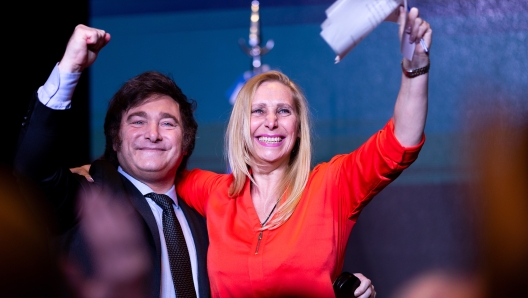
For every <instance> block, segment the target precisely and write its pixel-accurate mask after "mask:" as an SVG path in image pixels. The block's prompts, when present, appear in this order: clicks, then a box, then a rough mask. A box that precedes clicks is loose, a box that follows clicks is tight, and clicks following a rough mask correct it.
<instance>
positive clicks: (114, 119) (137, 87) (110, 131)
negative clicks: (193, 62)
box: [103, 71, 198, 177]
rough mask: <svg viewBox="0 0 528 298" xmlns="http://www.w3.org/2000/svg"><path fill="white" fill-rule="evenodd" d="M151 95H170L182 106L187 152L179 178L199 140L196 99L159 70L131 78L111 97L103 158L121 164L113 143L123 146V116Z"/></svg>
mask: <svg viewBox="0 0 528 298" xmlns="http://www.w3.org/2000/svg"><path fill="white" fill-rule="evenodd" d="M151 95H166V96H170V97H171V98H172V99H174V101H175V102H177V103H178V105H179V107H180V115H181V118H182V122H183V124H182V125H183V144H182V150H183V152H186V153H187V154H186V155H185V156H183V159H182V162H181V164H180V166H179V167H178V170H177V172H176V176H177V177H179V175H180V174H181V173H182V171H183V170H184V169H185V168H186V166H187V162H188V160H189V157H190V156H191V154H192V152H193V150H194V145H195V142H196V131H197V130H198V124H197V123H196V120H195V119H194V114H193V113H194V111H195V109H196V101H195V100H193V99H188V98H187V96H185V94H183V93H182V91H181V89H180V87H178V85H176V83H175V82H174V80H173V79H172V78H171V77H169V76H167V75H164V74H162V73H159V72H157V71H147V72H144V73H142V74H140V75H138V76H136V77H134V78H132V79H130V80H128V81H127V82H126V83H125V84H123V86H121V88H120V89H119V90H118V91H117V92H116V93H115V94H114V96H113V97H112V99H110V102H109V104H108V111H107V112H106V117H105V123H104V134H105V137H106V146H105V152H104V155H103V158H104V159H105V160H107V161H109V162H111V163H112V164H114V165H115V166H116V167H117V166H118V165H119V161H118V160H117V152H116V151H115V150H114V146H113V145H114V144H115V145H116V147H119V146H121V141H122V140H121V139H120V138H119V130H120V128H121V120H122V118H123V115H124V114H125V113H126V112H127V111H128V110H130V109H131V108H134V107H137V106H140V105H142V104H143V103H144V102H145V100H146V99H147V98H149V97H150V96H151Z"/></svg>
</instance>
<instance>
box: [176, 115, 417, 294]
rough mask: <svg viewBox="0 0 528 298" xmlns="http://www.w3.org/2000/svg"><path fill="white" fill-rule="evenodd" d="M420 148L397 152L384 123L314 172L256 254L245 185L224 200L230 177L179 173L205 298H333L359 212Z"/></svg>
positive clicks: (256, 226)
mask: <svg viewBox="0 0 528 298" xmlns="http://www.w3.org/2000/svg"><path fill="white" fill-rule="evenodd" d="M424 141H425V137H423V138H422V141H421V143H420V144H419V145H417V146H414V147H411V148H404V147H402V146H401V145H400V143H399V142H398V141H397V139H396V137H395V136H394V127H393V123H392V120H391V121H389V122H388V123H387V125H386V126H385V127H384V128H383V129H382V130H381V131H379V132H378V133H376V134H375V135H374V136H372V137H371V138H370V139H369V140H368V141H367V142H365V143H364V144H363V145H362V146H361V147H359V148H358V149H357V150H355V151H353V152H352V153H349V154H341V155H337V156H335V157H334V158H332V160H330V162H325V163H321V164H319V165H317V166H316V167H315V168H314V170H313V171H312V172H311V174H310V177H309V180H308V184H307V185H306V189H305V191H304V193H303V195H302V198H301V199H300V201H299V204H298V205H297V208H296V209H295V211H294V213H293V214H292V216H291V217H290V218H289V219H288V221H287V222H286V223H284V224H283V225H282V226H281V227H279V228H277V229H275V230H271V231H268V230H266V231H264V233H263V235H262V240H261V242H260V246H259V248H258V254H256V253H255V252H256V248H257V242H258V236H259V233H260V231H259V228H260V227H261V225H260V221H259V218H258V216H257V213H256V211H255V208H254V207H253V203H252V200H251V195H250V181H249V179H246V184H245V186H244V190H243V193H242V194H241V195H240V196H238V197H235V198H230V197H228V196H227V190H228V187H229V185H230V183H231V181H232V179H233V177H232V175H230V174H216V173H213V172H209V171H203V170H198V169H197V170H192V171H188V172H186V173H185V175H184V178H183V180H182V181H181V182H180V183H178V185H177V190H178V194H179V195H180V196H181V197H182V199H183V200H185V201H186V202H187V204H189V205H190V206H192V207H193V208H195V209H196V210H198V212H200V213H201V214H202V215H204V216H205V217H206V220H207V227H208V230H209V241H210V247H209V251H208V256H207V257H208V259H207V266H208V273H209V278H210V282H211V294H212V296H213V297H286V296H287V297H333V296H334V293H333V289H332V281H333V280H334V279H335V278H336V277H337V276H338V275H339V273H340V272H341V270H342V268H343V263H344V258H345V249H346V245H347V241H348V237H349V235H350V232H351V231H352V227H353V226H354V224H355V223H356V220H357V218H358V216H359V214H360V212H361V210H362V209H363V208H364V207H365V206H366V205H367V203H368V202H369V201H370V200H371V199H372V197H374V195H376V194H377V193H378V192H379V191H380V190H382V189H383V188H384V187H385V186H387V185H388V184H389V183H390V182H391V181H393V180H394V179H396V177H397V176H398V175H399V174H400V173H401V172H402V170H404V169H405V168H407V167H408V166H409V165H410V164H411V163H412V162H413V161H414V160H416V158H417V157H418V153H419V151H420V149H421V147H422V145H423V143H424Z"/></svg>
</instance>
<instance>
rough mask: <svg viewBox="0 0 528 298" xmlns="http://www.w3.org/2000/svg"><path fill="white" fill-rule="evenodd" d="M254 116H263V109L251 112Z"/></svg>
mask: <svg viewBox="0 0 528 298" xmlns="http://www.w3.org/2000/svg"><path fill="white" fill-rule="evenodd" d="M251 113H252V114H262V113H264V111H263V110H262V109H256V110H253V111H251Z"/></svg>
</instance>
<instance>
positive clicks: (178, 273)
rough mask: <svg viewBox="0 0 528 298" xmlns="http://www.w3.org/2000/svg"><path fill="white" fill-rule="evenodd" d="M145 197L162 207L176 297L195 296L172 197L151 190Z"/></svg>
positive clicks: (187, 255) (189, 264)
mask: <svg viewBox="0 0 528 298" xmlns="http://www.w3.org/2000/svg"><path fill="white" fill-rule="evenodd" d="M145 197H148V198H151V199H152V200H153V201H154V202H156V204H158V205H159V206H160V207H161V208H162V209H163V235H164V236H165V242H166V243H167V251H168V253H169V263H170V270H171V275H172V281H173V283H174V288H175V289H176V297H178V298H184V297H185V298H186V297H196V291H195V289H194V282H193V276H192V269H191V260H190V258H189V251H188V250H187V244H186V243H185V237H184V236H183V232H182V228H181V226H180V222H179V221H178V219H177V218H176V214H175V213H174V209H173V207H172V203H173V202H172V199H171V198H170V197H169V196H167V195H163V194H157V193H153V192H151V193H148V194H146V195H145Z"/></svg>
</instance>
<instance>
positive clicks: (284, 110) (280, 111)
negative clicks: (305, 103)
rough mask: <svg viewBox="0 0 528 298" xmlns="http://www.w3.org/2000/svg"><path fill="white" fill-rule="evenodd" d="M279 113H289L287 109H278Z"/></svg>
mask: <svg viewBox="0 0 528 298" xmlns="http://www.w3.org/2000/svg"><path fill="white" fill-rule="evenodd" d="M279 114H291V111H290V110H289V109H279Z"/></svg>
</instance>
